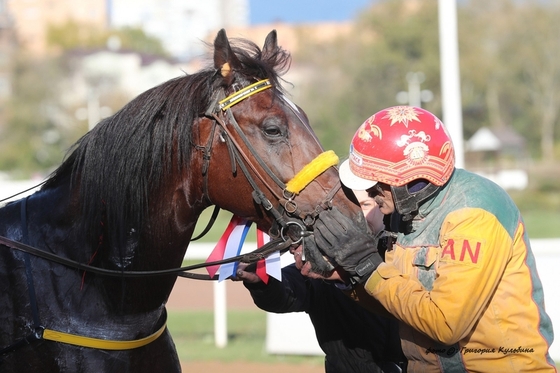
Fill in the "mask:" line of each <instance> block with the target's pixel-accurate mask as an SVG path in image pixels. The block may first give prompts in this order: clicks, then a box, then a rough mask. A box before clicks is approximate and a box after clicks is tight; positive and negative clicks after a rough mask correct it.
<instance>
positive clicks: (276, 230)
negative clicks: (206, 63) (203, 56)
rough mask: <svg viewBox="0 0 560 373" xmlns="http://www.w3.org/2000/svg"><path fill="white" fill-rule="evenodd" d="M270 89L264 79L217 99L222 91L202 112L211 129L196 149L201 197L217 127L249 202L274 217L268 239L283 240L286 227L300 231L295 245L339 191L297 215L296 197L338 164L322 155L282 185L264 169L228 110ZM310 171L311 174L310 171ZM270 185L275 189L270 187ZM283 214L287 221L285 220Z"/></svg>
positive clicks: (330, 155) (331, 156)
mask: <svg viewBox="0 0 560 373" xmlns="http://www.w3.org/2000/svg"><path fill="white" fill-rule="evenodd" d="M269 88H272V83H271V82H270V80H268V79H264V80H260V81H258V82H256V83H254V84H251V85H249V86H247V87H245V88H243V89H240V90H239V91H236V92H234V93H232V94H231V95H229V96H227V97H225V98H221V97H223V96H224V93H223V91H221V90H220V91H217V93H216V94H214V97H213V99H212V101H211V104H210V106H209V107H208V109H207V110H206V116H207V117H210V118H212V119H213V127H212V129H211V131H210V137H209V139H208V143H207V144H206V145H205V146H198V148H199V149H202V150H203V153H204V154H203V159H204V165H203V173H204V178H205V181H204V188H205V190H204V194H205V195H206V196H207V197H206V198H207V199H208V200H210V198H209V197H208V190H207V187H208V172H207V171H208V168H209V164H210V159H211V153H212V145H213V138H214V133H215V126H216V125H219V126H220V129H221V131H222V132H221V134H220V139H221V140H222V141H223V142H225V143H226V146H227V148H228V152H229V155H230V161H231V168H232V173H236V172H237V165H239V168H240V169H241V171H242V172H243V174H244V175H245V177H246V179H247V181H248V182H249V184H250V185H251V188H252V189H253V192H252V196H253V200H254V201H255V202H256V203H257V204H259V205H261V206H262V207H263V208H264V210H265V211H267V212H268V213H270V214H271V215H272V216H273V217H274V222H275V225H276V227H275V226H274V225H273V228H272V229H271V231H270V233H271V236H272V237H279V236H280V237H286V236H285V235H284V233H285V232H286V231H287V230H288V229H289V226H290V225H293V226H297V227H298V228H299V230H300V232H299V237H298V238H297V239H296V240H294V243H299V241H300V240H301V239H302V238H303V235H304V234H305V231H306V230H307V229H308V228H310V227H311V226H312V225H313V223H314V222H315V218H316V217H317V215H319V213H320V212H321V211H322V210H325V209H329V208H330V207H331V201H332V199H333V197H334V195H335V194H336V192H337V191H338V190H339V189H340V187H341V186H340V182H338V183H337V185H336V186H335V187H334V188H332V189H331V191H330V192H329V193H328V194H327V195H326V196H325V198H324V199H323V200H322V201H321V202H319V203H318V204H317V206H316V208H315V209H314V210H313V211H309V212H304V211H301V210H300V209H299V207H298V205H297V202H296V201H295V198H296V196H297V195H298V194H299V192H301V190H302V189H304V188H305V187H306V186H307V185H308V184H309V183H310V182H311V181H313V180H314V179H315V178H316V177H317V176H319V175H320V174H321V173H323V172H324V171H325V170H326V169H327V168H329V167H332V166H336V165H337V163H338V157H337V156H336V155H335V154H334V152H332V151H328V152H324V153H322V154H320V155H319V156H318V157H317V158H315V159H314V160H313V161H311V163H310V164H308V165H307V166H306V167H304V169H303V170H301V171H300V172H299V173H298V174H297V175H296V176H295V177H294V178H293V179H292V180H291V181H290V182H288V183H287V184H285V183H284V182H283V181H282V180H280V179H279V178H278V177H277V176H276V175H275V174H274V172H272V170H271V169H270V168H269V167H268V165H267V164H266V163H265V162H264V161H263V159H262V157H260V156H259V154H258V153H257V151H256V150H255V149H254V147H253V146H252V144H251V143H250V141H249V139H248V138H247V136H246V135H245V134H244V133H243V130H242V129H241V127H240V126H239V123H237V121H236V120H235V117H234V115H233V113H232V111H231V107H232V106H234V105H235V104H237V103H239V102H241V101H243V100H244V99H246V98H248V97H250V96H252V95H254V94H256V93H258V92H261V91H264V90H266V89H269ZM277 93H278V97H279V98H280V99H281V100H282V101H283V102H284V104H285V105H286V106H287V107H288V108H289V109H290V110H291V111H292V112H293V113H294V115H295V116H296V117H297V118H298V120H299V122H300V123H301V124H302V125H303V126H304V127H305V128H306V129H307V131H308V132H309V133H310V134H311V135H312V136H314V135H313V132H312V131H311V128H310V127H309V126H308V124H307V123H306V121H305V120H304V119H303V117H302V115H301V113H300V112H299V111H298V110H297V109H296V107H295V105H294V104H292V103H291V102H290V101H289V100H288V99H287V98H286V97H285V96H284V95H283V94H281V93H280V92H277ZM233 131H234V132H235V134H236V135H237V136H238V137H239V138H240V139H241V141H242V143H243V145H244V146H245V148H246V149H248V151H249V152H250V154H251V156H252V158H253V159H254V161H253V160H252V159H251V158H250V157H249V156H248V155H247V154H246V152H245V151H244V150H243V148H242V147H241V145H240V144H239V142H238V141H237V140H236V138H235V136H233ZM255 162H256V163H258V166H259V167H260V170H262V171H264V174H265V175H263V172H262V171H259V168H257V167H256V165H255ZM248 168H250V169H251V171H252V172H253V174H254V175H255V176H256V177H257V178H258V179H259V181H260V182H261V183H262V184H263V185H264V186H265V187H266V189H268V191H270V192H271V193H272V194H273V196H274V197H275V198H276V200H277V201H278V203H279V207H274V205H273V204H272V203H271V201H270V200H269V199H268V198H267V197H266V195H265V194H264V193H263V192H262V190H261V189H260V188H259V186H258V185H257V183H256V182H255V180H254V179H253V177H252V176H251V173H249V170H248ZM311 170H313V171H311ZM270 181H272V182H273V183H274V184H275V186H273V185H271V183H270ZM283 212H285V214H286V215H287V217H289V219H286V218H285V217H284V214H283Z"/></svg>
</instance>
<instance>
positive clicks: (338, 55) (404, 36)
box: [296, 0, 440, 155]
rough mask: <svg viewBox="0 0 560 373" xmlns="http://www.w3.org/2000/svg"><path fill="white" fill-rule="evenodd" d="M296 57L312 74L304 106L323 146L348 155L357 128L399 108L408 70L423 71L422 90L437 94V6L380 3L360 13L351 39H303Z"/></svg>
mask: <svg viewBox="0 0 560 373" xmlns="http://www.w3.org/2000/svg"><path fill="white" fill-rule="evenodd" d="M296 59H297V61H298V64H301V63H303V64H304V65H306V70H307V71H309V72H310V74H308V76H309V79H310V80H309V81H306V83H305V88H304V89H303V91H304V92H303V93H302V98H300V101H301V103H302V107H303V108H305V110H306V112H307V114H308V115H309V117H310V119H311V123H312V125H313V127H314V129H315V130H316V131H317V134H318V136H319V137H320V138H321V141H322V142H323V143H324V144H325V146H326V147H327V148H332V149H334V150H335V151H336V152H337V153H338V154H341V155H342V154H344V155H347V154H348V144H349V143H350V139H351V136H352V135H353V134H354V132H355V131H356V129H357V128H358V126H359V125H360V124H361V123H362V122H363V121H364V120H365V119H366V118H368V117H369V116H370V115H372V114H373V113H375V112H377V111H379V110H381V109H383V108H385V107H388V106H393V105H397V104H398V103H397V101H396V94H397V93H398V92H399V91H403V90H407V84H408V83H407V81H406V74H407V73H408V72H423V73H424V74H425V76H426V80H425V82H424V84H423V87H422V88H425V89H430V90H431V91H432V92H434V93H435V95H436V97H437V96H438V94H439V92H440V89H439V86H440V84H439V47H438V26H437V2H436V1H435V0H426V1H422V2H410V1H400V0H399V1H396V0H395V1H384V2H380V3H379V4H377V5H375V6H373V7H372V8H370V9H368V10H367V11H365V12H364V13H363V14H362V16H361V17H360V18H359V19H358V20H357V21H356V22H355V25H354V32H352V33H350V35H349V36H347V37H342V38H339V39H338V40H335V41H334V42H333V43H330V44H326V43H324V44H314V43H313V42H312V41H307V42H306V43H304V44H303V47H302V48H301V49H300V50H299V51H298V52H297V55H296ZM439 102H440V100H439V99H437V98H436V100H434V101H432V102H430V103H429V104H428V109H429V110H432V111H434V112H437V111H439V109H440V103H439Z"/></svg>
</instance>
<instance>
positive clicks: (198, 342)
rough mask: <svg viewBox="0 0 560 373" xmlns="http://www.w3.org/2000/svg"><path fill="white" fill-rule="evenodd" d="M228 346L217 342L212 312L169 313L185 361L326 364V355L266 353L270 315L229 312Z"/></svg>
mask: <svg viewBox="0 0 560 373" xmlns="http://www.w3.org/2000/svg"><path fill="white" fill-rule="evenodd" d="M227 323H228V325H227V330H228V344H227V346H226V347H224V348H218V347H216V345H215V343H214V316H213V312H212V311H181V312H179V311H169V321H168V327H169V331H170V332H171V336H172V337H173V340H174V341H175V346H176V348H177V352H178V354H179V359H180V360H181V361H184V362H186V361H210V360H212V361H222V362H231V361H247V362H259V363H267V364H274V363H291V364H317V365H322V364H323V357H322V356H299V355H271V354H268V353H267V352H266V349H265V338H266V313H265V312H264V311H259V310H255V311H228V316H227Z"/></svg>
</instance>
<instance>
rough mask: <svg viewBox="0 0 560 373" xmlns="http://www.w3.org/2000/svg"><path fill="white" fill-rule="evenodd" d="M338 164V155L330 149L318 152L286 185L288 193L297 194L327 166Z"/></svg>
mask: <svg viewBox="0 0 560 373" xmlns="http://www.w3.org/2000/svg"><path fill="white" fill-rule="evenodd" d="M337 164H338V156H337V155H336V154H335V152H334V151H332V150H327V151H326V152H323V153H321V154H319V155H318V156H317V157H316V158H315V159H314V160H312V161H311V162H309V163H308V164H307V165H305V167H304V168H302V170H301V171H300V172H298V173H297V175H296V176H294V178H293V179H292V180H290V181H289V182H288V184H287V185H286V190H287V191H288V192H290V193H294V194H298V193H299V192H301V191H302V190H303V188H305V187H306V186H307V185H308V184H309V183H310V182H312V181H313V180H315V178H316V177H317V176H319V175H321V174H322V173H323V172H325V171H326V170H327V169H328V168H329V167H332V166H336V165H337Z"/></svg>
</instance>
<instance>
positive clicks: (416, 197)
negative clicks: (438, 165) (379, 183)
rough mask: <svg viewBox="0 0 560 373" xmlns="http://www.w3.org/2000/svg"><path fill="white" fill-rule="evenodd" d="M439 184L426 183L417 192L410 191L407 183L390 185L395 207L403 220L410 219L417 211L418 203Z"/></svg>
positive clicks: (428, 195)
mask: <svg viewBox="0 0 560 373" xmlns="http://www.w3.org/2000/svg"><path fill="white" fill-rule="evenodd" d="M439 188H440V187H439V186H437V185H434V184H432V183H428V184H427V185H426V186H425V187H424V188H422V189H420V190H419V191H417V192H412V193H411V192H410V190H409V189H408V186H407V185H402V186H398V187H396V186H391V191H392V193H393V200H394V202H395V209H396V210H397V212H398V213H399V214H401V216H402V220H403V221H409V220H412V218H413V217H414V215H416V214H417V213H418V208H419V207H420V204H421V203H422V202H424V201H425V200H427V199H428V198H429V197H430V196H431V195H433V194H434V193H435V192H437V191H438V190H439Z"/></svg>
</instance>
